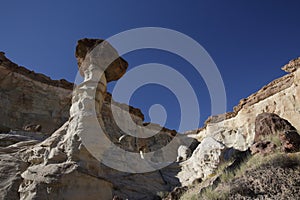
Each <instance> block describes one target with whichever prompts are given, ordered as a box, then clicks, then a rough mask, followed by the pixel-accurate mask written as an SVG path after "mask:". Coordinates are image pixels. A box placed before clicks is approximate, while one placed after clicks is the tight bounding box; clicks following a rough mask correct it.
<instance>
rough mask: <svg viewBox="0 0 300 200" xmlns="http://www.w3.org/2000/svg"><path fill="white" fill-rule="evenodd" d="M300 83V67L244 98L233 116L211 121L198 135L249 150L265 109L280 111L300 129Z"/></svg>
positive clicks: (282, 115)
mask: <svg viewBox="0 0 300 200" xmlns="http://www.w3.org/2000/svg"><path fill="white" fill-rule="evenodd" d="M299 82H300V70H296V71H294V72H292V73H290V74H287V75H285V76H283V77H281V78H279V79H276V80H274V81H272V82H271V83H269V84H268V85H266V86H264V87H263V88H262V89H261V90H259V91H258V92H256V93H254V94H252V95H251V96H249V97H248V98H246V99H243V100H241V101H240V104H239V105H238V106H237V107H235V110H236V111H235V113H234V115H233V116H230V117H228V118H227V119H226V117H223V119H221V120H216V121H214V120H210V121H208V123H207V125H206V127H205V128H204V129H201V130H199V131H198V132H197V135H198V137H206V136H212V137H213V138H215V139H216V140H217V141H220V142H222V143H223V144H225V145H226V146H228V147H234V148H236V149H239V150H246V149H247V148H249V147H250V146H251V145H252V143H253V141H254V137H255V119H256V116H257V115H259V114H261V113H264V112H268V113H274V114H277V115H278V116H280V117H282V118H284V119H286V120H288V121H289V122H290V123H291V124H292V125H293V126H294V127H295V128H296V129H297V130H300V121H299V120H298V119H299V117H300V86H299ZM223 116H224V115H223ZM224 118H225V119H224ZM212 119H216V118H212Z"/></svg>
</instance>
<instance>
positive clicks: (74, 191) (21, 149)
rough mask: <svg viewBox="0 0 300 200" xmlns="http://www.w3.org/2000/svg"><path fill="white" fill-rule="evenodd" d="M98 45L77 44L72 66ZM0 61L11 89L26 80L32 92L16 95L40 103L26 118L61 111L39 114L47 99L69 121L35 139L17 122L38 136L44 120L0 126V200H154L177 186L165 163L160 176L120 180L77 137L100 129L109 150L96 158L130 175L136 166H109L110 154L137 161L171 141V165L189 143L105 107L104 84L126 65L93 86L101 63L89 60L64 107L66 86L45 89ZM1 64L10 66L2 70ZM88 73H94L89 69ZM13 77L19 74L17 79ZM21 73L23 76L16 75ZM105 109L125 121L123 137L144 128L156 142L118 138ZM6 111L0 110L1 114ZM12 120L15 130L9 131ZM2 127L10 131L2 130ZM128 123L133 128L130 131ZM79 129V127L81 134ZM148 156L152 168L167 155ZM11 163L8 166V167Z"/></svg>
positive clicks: (135, 113)
mask: <svg viewBox="0 0 300 200" xmlns="http://www.w3.org/2000/svg"><path fill="white" fill-rule="evenodd" d="M99 41H100V42H101V41H102V40H93V39H92V40H89V39H84V40H80V41H79V42H78V46H77V49H76V56H77V58H78V62H81V60H82V58H81V56H82V55H83V54H82V52H86V53H87V51H86V49H88V48H92V47H93V45H92V46H91V47H90V46H89V45H91V43H94V44H97V43H99ZM112 54H114V55H113V56H117V53H116V51H115V50H114V49H113V47H111V46H110V45H109V44H108V46H107V50H106V51H104V56H108V57H111V56H112ZM104 58H106V57H104ZM2 59H3V60H5V62H2V65H3V66H4V67H5V69H6V71H7V74H9V73H10V74H13V75H14V77H17V78H18V79H17V80H18V81H17V83H18V84H20V85H16V87H21V86H22V83H25V85H26V81H28V80H29V82H30V84H31V90H29V91H27V89H28V88H27V87H22V90H21V91H22V92H24V93H26V92H28V93H29V92H30V93H31V95H32V98H36V99H39V102H33V103H32V107H30V108H28V112H32V110H30V109H33V108H34V109H35V111H34V113H37V114H38V113H44V112H46V110H47V109H48V106H49V107H51V109H57V110H61V109H62V108H61V107H60V106H61V105H60V104H54V103H53V104H50V103H49V105H47V107H45V106H44V107H43V106H42V105H43V104H44V103H45V102H46V103H48V102H47V99H48V98H53V99H55V98H56V101H55V102H59V101H60V100H61V101H63V102H66V104H65V105H64V109H66V110H70V118H69V117H68V114H67V113H66V114H65V115H66V118H64V119H62V120H61V121H59V122H56V121H55V122H56V123H54V122H53V124H54V125H52V126H51V128H53V129H55V128H57V127H59V126H60V124H61V123H64V125H63V126H61V128H59V129H57V130H56V131H55V132H54V133H52V134H44V133H41V132H40V131H41V130H36V129H32V130H31V129H30V130H28V129H26V130H23V129H24V127H23V126H24V119H26V120H30V123H31V124H32V127H35V126H34V125H41V126H42V127H43V129H42V131H46V132H47V133H51V130H52V129H50V128H48V126H46V125H47V122H48V121H51V119H52V118H51V116H47V117H48V118H47V117H45V118H42V119H41V118H40V117H39V116H38V115H31V116H32V117H31V118H29V119H28V118H14V117H13V116H12V117H11V116H8V117H7V118H6V119H5V120H6V121H3V122H1V124H2V127H5V131H2V134H1V136H2V137H1V144H2V147H1V148H0V155H1V156H2V158H1V160H2V161H1V162H0V168H1V169H2V170H1V172H0V173H1V176H0V177H1V182H2V183H3V184H0V199H7V198H9V199H45V197H46V198H47V199H83V198H85V199H112V197H113V196H118V197H120V198H130V199H153V198H156V197H157V193H158V192H160V191H171V190H172V188H174V187H175V186H177V185H180V183H179V182H178V179H177V178H176V174H177V173H178V171H179V170H180V168H179V167H178V164H176V163H174V164H172V165H169V164H170V163H168V164H167V165H169V166H167V167H165V168H164V169H161V170H154V171H150V172H148V173H137V174H136V173H128V172H122V171H119V170H116V169H113V168H110V167H107V166H106V165H104V164H102V163H101V162H99V161H98V160H97V159H96V158H95V157H94V155H91V153H90V152H91V149H87V148H86V147H85V145H84V144H83V142H82V138H81V137H80V136H81V135H80V134H84V133H89V134H92V133H93V132H95V131H94V130H93V129H90V128H91V127H94V126H95V125H96V124H99V123H100V124H102V127H103V128H104V129H103V130H104V134H105V135H106V136H105V137H107V138H108V139H109V140H110V141H112V142H113V143H112V144H113V145H112V144H111V145H112V146H110V147H108V149H109V150H106V151H105V152H102V153H105V155H104V156H106V157H108V158H111V159H112V161H114V163H117V164H118V165H119V166H121V167H125V168H127V169H131V168H134V167H136V166H137V163H132V166H131V167H130V166H129V168H128V166H126V165H127V164H126V163H125V162H124V163H123V162H122V161H119V162H116V160H114V157H115V156H117V155H115V154H114V149H115V146H118V147H120V148H122V149H124V150H126V151H128V152H135V153H137V154H138V155H139V157H140V154H145V153H148V152H150V153H151V152H159V151H157V150H158V149H160V148H161V147H164V146H166V144H168V143H169V142H170V141H173V143H175V144H176V145H175V147H174V149H172V151H171V152H172V154H173V157H174V156H175V158H176V156H177V148H178V147H179V145H180V144H182V143H184V142H185V139H184V138H186V140H190V139H189V138H187V137H185V136H179V137H176V138H175V136H176V135H177V133H176V131H174V130H168V129H165V128H163V127H160V126H158V125H155V124H149V123H144V122H143V120H144V116H143V114H142V113H141V112H140V110H139V109H136V108H133V107H130V106H127V105H125V104H119V103H117V102H114V101H113V100H112V98H111V95H110V94H108V93H107V92H106V83H107V81H112V80H115V79H117V78H120V77H121V76H122V75H123V74H124V73H125V71H124V69H125V70H126V68H127V63H126V61H124V60H123V59H121V58H118V59H116V60H115V61H114V62H113V63H112V64H111V66H110V67H109V68H108V69H107V71H105V73H104V74H105V75H104V76H102V78H101V79H100V82H99V83H98V82H97V81H95V82H93V80H94V79H97V74H98V73H97V70H98V71H100V72H101V70H102V69H101V67H98V66H99V65H100V66H101V65H102V64H103V63H102V62H103V60H100V63H97V62H98V61H96V62H94V61H91V60H90V61H91V62H92V63H89V64H88V65H82V66H81V67H83V69H82V68H80V70H81V72H82V73H83V76H84V77H85V81H84V82H83V83H82V84H80V85H78V86H76V87H75V89H74V91H73V98H72V104H71V102H70V98H71V93H72V91H71V88H73V85H72V84H70V83H64V85H61V84H59V83H60V82H62V81H52V80H50V79H49V78H47V77H44V76H42V75H41V77H44V79H41V78H36V77H39V76H40V75H38V74H35V73H34V72H28V70H26V69H24V68H21V67H18V66H16V65H15V64H13V63H12V62H10V61H9V60H8V59H7V58H5V57H4V55H3V56H2ZM104 60H105V59H104ZM3 63H4V64H3ZM5 63H9V65H8V64H5ZM90 64H91V65H90ZM120 65H121V66H120ZM11 66H13V67H11ZM90 66H94V67H92V68H90ZM18 70H21V72H19V71H18ZM95 70H96V71H95ZM6 71H5V72H6ZM23 71H25V72H24V73H23ZM14 73H15V74H14ZM28 74H31V75H28ZM8 80H10V79H8ZM47 81H48V83H47ZM63 82H64V81H63ZM43 84H45V87H46V86H47V87H48V88H47V90H48V93H44V95H39V90H41V87H40V86H44V85H43ZM52 87H53V88H52ZM89 89H92V90H94V91H95V92H96V101H94V100H93V99H94V98H93V96H92V94H93V92H90V91H89ZM35 90H37V91H35ZM6 91H8V92H9V93H10V94H11V96H10V97H11V98H13V97H15V96H18V95H19V93H20V90H15V88H8V89H6ZM55 91H58V92H60V91H63V92H62V94H59V95H57V94H56V93H54V92H55ZM95 92H94V93H95ZM35 95H37V96H35ZM89 95H91V96H89ZM44 99H45V100H44ZM18 101H19V100H16V102H13V101H11V102H10V104H7V108H8V111H11V112H14V109H15V107H17V105H18ZM34 103H36V104H37V105H35V104H34ZM93 104H94V105H95V106H96V108H97V109H96V113H93V112H92V111H90V110H89V108H91V105H93ZM71 105H72V106H71ZM111 106H113V108H114V110H115V111H116V112H117V115H118V116H126V117H127V118H126V117H122V123H123V124H124V125H125V128H126V129H130V130H131V131H133V132H136V133H139V132H140V131H143V129H144V128H143V127H147V129H149V130H150V131H151V130H152V131H157V134H155V136H153V137H149V138H145V139H143V138H141V139H136V138H135V137H133V136H130V135H126V132H124V131H123V130H121V129H120V128H119V127H118V125H117V124H116V122H115V121H114V119H113V116H112V110H111V109H112V107H111ZM16 109H17V111H18V112H19V110H20V109H23V108H22V106H21V108H16ZM18 109H19V110H18ZM126 110H128V111H129V113H130V115H129V116H128V115H126V114H127V111H126ZM8 111H6V110H4V112H8ZM16 113H17V112H16ZM94 114H96V115H95V118H94V119H96V121H93V120H92V119H91V118H90V117H89V116H92V115H94ZM13 119H14V120H15V121H17V123H14V122H13V121H12V120H13ZM67 119H69V120H67ZM7 121H8V122H10V123H7ZM132 121H133V122H134V124H132V123H131V122H132ZM49 124H50V123H49ZM49 124H48V125H49ZM136 125H138V126H136ZM78 127H84V129H82V128H78ZM3 130H4V128H3ZM82 130H83V132H82ZM96 131H98V130H96ZM4 133H6V134H4ZM120 138H122V139H120ZM173 138H174V139H173ZM174 141H175V142H174ZM98 150H99V152H101V148H100V149H96V151H98ZM152 156H153V157H152V158H151V160H153V162H160V160H164V159H167V158H168V156H169V155H164V154H157V153H155V155H152ZM12 157H13V158H14V159H11V158H12ZM142 162H144V161H143V159H141V158H140V160H139V163H142ZM11 166H14V167H13V168H12V167H11ZM125 171H126V170H125Z"/></svg>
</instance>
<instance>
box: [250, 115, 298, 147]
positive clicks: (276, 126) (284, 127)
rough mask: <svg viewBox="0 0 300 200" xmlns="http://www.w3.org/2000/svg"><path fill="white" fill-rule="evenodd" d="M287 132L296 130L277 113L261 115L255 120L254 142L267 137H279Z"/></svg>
mask: <svg viewBox="0 0 300 200" xmlns="http://www.w3.org/2000/svg"><path fill="white" fill-rule="evenodd" d="M286 131H296V128H295V127H293V126H292V125H291V123H290V122H289V121H287V120H286V119H283V118H281V117H279V116H278V115H276V114H275V113H261V114H259V115H257V117H256V119H255V137H254V142H258V141H259V140H260V139H262V138H263V137H265V136H267V135H274V136H275V137H276V135H279V134H281V133H284V132H286Z"/></svg>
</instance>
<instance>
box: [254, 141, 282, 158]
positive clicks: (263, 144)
mask: <svg viewBox="0 0 300 200" xmlns="http://www.w3.org/2000/svg"><path fill="white" fill-rule="evenodd" d="M276 147H277V146H276V144H274V143H272V142H271V141H259V142H256V143H254V144H253V145H252V146H251V147H250V151H251V154H252V155H254V154H257V153H259V154H262V155H268V154H271V153H273V152H275V150H276Z"/></svg>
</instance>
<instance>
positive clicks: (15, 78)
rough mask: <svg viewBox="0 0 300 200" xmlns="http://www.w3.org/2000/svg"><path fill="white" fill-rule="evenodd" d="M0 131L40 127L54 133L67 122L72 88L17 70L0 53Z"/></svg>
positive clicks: (22, 68) (16, 67)
mask: <svg viewBox="0 0 300 200" xmlns="http://www.w3.org/2000/svg"><path fill="white" fill-rule="evenodd" d="M0 77H1V79H0V99H1V104H0V110H1V111H0V112H1V116H5V117H1V118H0V124H1V127H2V128H1V127H0V128H1V129H2V130H3V128H4V127H6V128H7V129H18V130H22V129H23V128H25V127H28V126H30V125H31V126H33V125H35V126H37V125H40V126H41V129H40V130H39V131H42V132H44V133H49V134H50V133H53V132H54V131H55V130H56V129H58V128H59V127H60V126H61V125H63V124H64V123H65V122H66V121H67V120H68V118H69V108H70V100H71V91H72V90H73V84H71V83H69V82H67V81H66V80H63V79H62V80H59V81H53V80H51V79H50V78H49V77H47V76H45V75H42V74H37V73H34V72H33V71H29V70H27V69H26V68H24V67H19V66H18V65H16V64H14V63H13V62H11V61H10V60H8V59H7V58H6V57H5V56H4V53H3V52H0Z"/></svg>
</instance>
